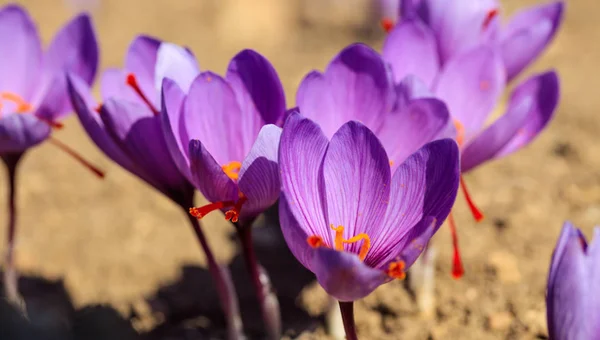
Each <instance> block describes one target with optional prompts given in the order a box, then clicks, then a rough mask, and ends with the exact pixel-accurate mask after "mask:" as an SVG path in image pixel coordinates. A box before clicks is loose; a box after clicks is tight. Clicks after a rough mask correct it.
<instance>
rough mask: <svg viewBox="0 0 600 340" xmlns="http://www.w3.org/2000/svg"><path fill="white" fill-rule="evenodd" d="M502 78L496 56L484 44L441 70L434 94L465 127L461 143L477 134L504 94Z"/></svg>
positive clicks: (499, 61)
mask: <svg viewBox="0 0 600 340" xmlns="http://www.w3.org/2000/svg"><path fill="white" fill-rule="evenodd" d="M505 79H506V77H505V74H504V67H503V66H502V60H501V59H500V57H499V55H498V54H497V53H496V52H495V50H493V49H492V48H490V47H487V46H483V45H482V46H479V47H478V48H475V49H473V50H470V51H469V52H467V53H465V54H462V55H460V56H457V57H456V58H454V59H452V60H451V61H450V62H449V63H448V64H447V65H446V66H445V67H444V70H443V71H442V73H441V74H440V78H439V80H438V83H437V86H436V90H435V93H436V95H437V96H438V97H439V98H440V99H442V100H443V101H445V102H446V105H448V109H449V110H450V114H451V115H452V117H453V118H455V119H457V120H459V121H460V122H461V123H462V125H463V126H464V129H465V136H464V140H467V141H468V140H469V139H470V138H472V137H473V136H474V135H475V134H477V133H478V132H479V130H480V129H481V127H482V126H483V124H484V123H485V120H486V119H487V117H488V116H489V115H490V113H491V112H492V110H493V109H494V107H495V106H496V104H497V103H498V100H499V98H500V96H501V95H502V92H503V91H504V86H505Z"/></svg>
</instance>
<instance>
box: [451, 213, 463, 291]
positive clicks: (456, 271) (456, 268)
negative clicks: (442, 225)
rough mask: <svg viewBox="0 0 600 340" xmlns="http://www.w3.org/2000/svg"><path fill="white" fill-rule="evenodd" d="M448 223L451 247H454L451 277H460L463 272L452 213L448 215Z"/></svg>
mask: <svg viewBox="0 0 600 340" xmlns="http://www.w3.org/2000/svg"><path fill="white" fill-rule="evenodd" d="M448 225H449V226H450V234H451V235H452V247H453V248H454V256H453V259H452V277H453V278H455V279H457V280H458V279H460V278H461V277H462V276H463V275H464V273H465V269H464V268H463V264H462V260H461V256H460V250H459V248H458V233H457V232H456V224H455V223H454V217H453V216H452V213H450V215H448Z"/></svg>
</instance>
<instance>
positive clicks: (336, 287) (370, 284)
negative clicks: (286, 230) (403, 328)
mask: <svg viewBox="0 0 600 340" xmlns="http://www.w3.org/2000/svg"><path fill="white" fill-rule="evenodd" d="M310 269H311V270H312V272H313V273H315V275H316V276H317V281H319V284H320V285H321V286H322V287H323V289H325V291H326V292H327V294H329V295H331V296H332V297H334V298H336V299H337V300H339V301H354V300H358V299H362V298H364V297H365V296H367V295H369V294H371V292H373V291H374V290H375V288H377V287H379V286H380V285H382V284H384V283H386V282H388V281H390V278H389V277H388V276H387V275H386V274H385V273H384V272H383V271H381V270H379V269H374V268H371V267H369V266H367V265H366V264H365V263H363V262H362V261H361V260H360V259H359V258H358V256H357V255H356V254H352V253H348V252H343V251H337V250H333V249H329V248H325V247H321V248H318V249H315V250H314V253H313V257H312V260H311V266H310Z"/></svg>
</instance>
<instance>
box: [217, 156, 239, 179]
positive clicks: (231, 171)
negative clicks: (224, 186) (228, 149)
mask: <svg viewBox="0 0 600 340" xmlns="http://www.w3.org/2000/svg"><path fill="white" fill-rule="evenodd" d="M241 168H242V163H240V162H238V161H233V162H229V163H227V164H225V165H223V166H221V169H223V172H225V174H226V175H227V177H229V178H231V179H232V180H234V181H237V179H238V178H239V177H240V174H239V172H240V169H241Z"/></svg>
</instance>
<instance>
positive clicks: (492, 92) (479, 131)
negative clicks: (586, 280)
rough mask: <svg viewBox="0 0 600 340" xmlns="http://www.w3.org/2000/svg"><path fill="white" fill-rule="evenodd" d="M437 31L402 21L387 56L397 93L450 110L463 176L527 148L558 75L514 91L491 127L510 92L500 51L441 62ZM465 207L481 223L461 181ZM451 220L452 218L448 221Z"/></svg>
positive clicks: (484, 49) (483, 48)
mask: <svg viewBox="0 0 600 340" xmlns="http://www.w3.org/2000/svg"><path fill="white" fill-rule="evenodd" d="M439 55H440V51H439V49H438V41H437V40H436V36H435V34H434V33H433V31H432V30H431V29H430V28H429V27H428V26H426V25H424V24H423V23H422V22H421V20H420V19H418V18H410V19H405V20H402V21H401V22H400V23H399V24H398V25H397V26H396V27H395V28H394V29H393V30H392V31H391V32H390V34H389V35H388V37H387V39H386V41H385V43H384V47H383V57H384V59H385V60H387V61H388V62H389V63H390V65H391V67H392V70H393V73H394V80H395V81H396V82H397V83H398V89H399V90H398V91H399V92H400V93H402V96H404V97H406V98H423V97H426V98H427V97H435V98H439V99H441V100H443V101H444V102H445V103H446V105H447V106H448V110H449V111H450V115H451V116H452V119H453V122H454V129H453V130H454V131H452V132H451V134H450V135H451V136H453V137H454V138H455V139H456V141H457V143H458V144H459V146H460V150H461V171H462V172H468V171H471V170H472V169H474V168H475V167H477V166H479V165H481V164H482V163H484V162H486V161H489V160H494V159H498V158H501V157H504V156H507V155H509V154H512V153H513V152H515V151H517V150H520V149H521V148H523V147H524V146H526V145H528V144H529V143H530V142H531V141H532V140H533V139H534V138H535V137H536V136H537V135H538V134H539V133H540V132H541V131H542V130H543V129H544V128H545V127H546V126H547V124H548V123H549V121H550V120H551V118H552V117H553V115H554V112H555V110H556V108H557V105H558V98H559V81H558V76H557V75H556V73H555V72H554V71H547V72H544V73H541V74H536V75H534V76H531V77H530V78H528V79H526V80H524V81H523V82H521V83H520V84H518V85H517V87H516V88H515V89H514V90H513V91H512V93H511V95H510V99H509V102H508V106H507V109H506V111H505V113H504V114H503V115H501V116H500V118H498V119H496V120H495V121H494V122H492V123H491V124H489V125H486V121H488V120H489V118H490V115H491V114H492V112H493V110H494V108H495V107H496V106H497V104H498V102H499V99H500V97H501V95H502V93H503V91H504V89H505V88H506V69H505V67H504V64H503V61H502V57H501V53H500V50H499V49H498V48H497V47H494V46H492V45H489V44H482V45H477V46H475V47H473V48H471V49H469V50H467V51H464V52H461V53H459V54H457V55H454V56H453V58H451V59H450V60H448V61H447V62H446V63H445V64H442V63H441V62H440V58H439ZM461 187H462V188H463V191H464V192H465V197H466V199H467V203H468V205H469V207H470V209H471V211H472V212H473V216H474V217H475V219H476V220H477V221H480V220H482V219H483V214H482V213H481V212H480V211H479V209H478V208H477V206H476V205H475V204H474V203H473V200H472V199H471V196H470V194H469V192H468V190H467V187H466V184H465V182H464V181H463V180H461ZM450 217H452V216H450ZM449 222H450V226H451V228H452V235H453V242H454V244H455V251H454V270H453V274H454V276H455V277H460V276H462V274H463V268H462V264H461V261H460V255H459V253H458V249H457V244H458V241H457V238H456V232H455V228H454V226H453V220H452V218H450V221H449Z"/></svg>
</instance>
